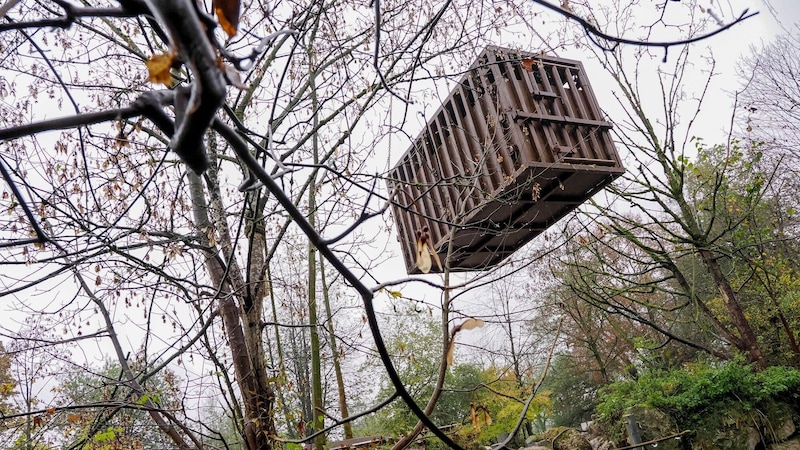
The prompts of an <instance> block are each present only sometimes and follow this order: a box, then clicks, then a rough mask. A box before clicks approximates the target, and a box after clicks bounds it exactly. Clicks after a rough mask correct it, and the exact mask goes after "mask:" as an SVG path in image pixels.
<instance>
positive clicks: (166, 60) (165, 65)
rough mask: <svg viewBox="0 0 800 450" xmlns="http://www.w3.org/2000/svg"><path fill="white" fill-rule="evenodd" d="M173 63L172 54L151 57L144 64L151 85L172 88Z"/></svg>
mask: <svg viewBox="0 0 800 450" xmlns="http://www.w3.org/2000/svg"><path fill="white" fill-rule="evenodd" d="M174 61H175V54H174V53H162V54H160V55H153V56H151V57H150V59H148V60H147V62H146V63H145V64H146V65H147V73H148V76H147V79H148V80H149V81H150V82H153V83H161V84H163V85H165V86H167V87H171V86H172V73H170V69H172V63H173V62H174Z"/></svg>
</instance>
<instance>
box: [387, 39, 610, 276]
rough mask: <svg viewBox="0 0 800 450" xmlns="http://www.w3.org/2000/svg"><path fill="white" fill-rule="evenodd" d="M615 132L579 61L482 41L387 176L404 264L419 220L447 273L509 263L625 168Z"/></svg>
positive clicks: (411, 266) (412, 257)
mask: <svg viewBox="0 0 800 450" xmlns="http://www.w3.org/2000/svg"><path fill="white" fill-rule="evenodd" d="M610 129H611V124H610V123H609V122H607V121H605V120H604V119H603V116H602V113H601V111H600V107H599V106H598V104H597V100H596V98H595V96H594V93H593V92H592V89H591V86H590V85H589V80H588V79H587V76H586V73H585V71H584V69H583V65H582V64H581V63H580V62H578V61H573V60H567V59H561V58H554V57H549V56H542V55H540V54H537V53H526V52H519V51H515V50H509V49H504V48H499V47H488V48H486V49H485V50H484V51H483V53H481V55H480V56H479V57H478V59H477V60H476V61H475V62H474V63H473V64H472V66H471V67H470V68H469V70H468V71H467V73H466V74H465V75H464V77H463V78H462V79H461V81H460V82H459V84H458V85H457V86H456V87H455V88H454V89H453V91H452V92H451V93H450V95H449V96H448V97H447V99H446V100H445V101H444V102H443V104H442V106H441V107H440V108H439V109H438V110H437V111H436V113H435V114H434V115H433V116H431V119H430V120H429V122H428V124H427V126H426V127H425V129H424V130H423V131H422V132H421V133H420V135H419V136H418V137H417V139H416V140H415V141H414V143H413V144H412V146H411V148H410V149H409V150H408V151H407V152H406V154H405V155H403V157H402V158H400V161H399V162H398V163H397V165H396V166H395V167H394V168H393V169H392V170H391V171H390V172H389V182H388V184H389V189H390V192H392V193H393V200H394V204H393V217H394V220H395V224H396V226H397V233H398V239H399V240H400V243H401V246H402V249H403V256H404V258H405V263H406V269H407V272H408V273H409V274H412V273H419V272H420V271H419V269H418V268H417V266H416V244H417V231H418V230H419V231H421V230H422V229H423V228H424V227H427V228H428V230H429V233H430V242H431V244H432V246H433V247H435V248H436V250H437V252H438V254H439V256H440V257H441V259H442V263H443V264H444V265H449V267H450V268H451V270H454V271H470V270H483V269H486V268H490V267H492V266H495V265H497V264H498V263H500V262H501V261H503V260H504V259H505V258H506V257H508V256H509V255H511V254H512V253H514V252H515V251H516V250H518V249H519V248H520V247H522V246H523V245H525V244H526V243H528V242H529V241H530V240H531V239H533V238H534V237H535V236H537V235H539V234H540V233H542V232H543V231H544V230H545V229H547V228H548V227H549V226H551V225H552V224H554V223H555V222H556V221H558V220H559V219H560V218H562V217H564V216H565V215H566V214H567V213H569V212H570V211H572V210H574V209H575V208H577V207H578V206H579V205H580V204H581V203H583V202H584V201H586V200H587V199H588V198H590V197H591V196H592V195H593V194H595V193H596V192H598V191H599V190H601V189H602V188H603V187H605V186H606V185H608V184H609V183H611V182H612V181H613V180H614V179H615V178H617V177H619V176H620V175H622V174H623V173H624V171H625V170H624V168H623V167H622V163H621V161H620V158H619V155H618V154H617V151H616V148H615V147H614V144H613V142H612V140H611V137H610V133H609V130H610ZM451 239H452V252H451V253H450V256H449V257H448V258H447V259H446V258H445V257H447V255H448V249H449V247H450V245H449V244H450V241H451ZM431 271H432V272H438V271H440V269H439V268H438V267H437V266H436V265H435V264H434V265H433V267H432V269H431Z"/></svg>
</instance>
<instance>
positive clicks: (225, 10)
mask: <svg viewBox="0 0 800 450" xmlns="http://www.w3.org/2000/svg"><path fill="white" fill-rule="evenodd" d="M213 5H214V12H215V13H216V14H217V21H218V22H219V26H221V27H222V29H223V30H225V33H227V34H228V37H233V36H234V35H235V34H236V30H237V28H239V8H240V6H241V5H240V0H214V2H213Z"/></svg>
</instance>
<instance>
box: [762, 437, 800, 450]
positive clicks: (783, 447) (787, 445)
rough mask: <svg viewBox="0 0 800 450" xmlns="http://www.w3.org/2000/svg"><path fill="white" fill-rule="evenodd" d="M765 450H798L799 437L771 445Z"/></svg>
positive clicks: (799, 448)
mask: <svg viewBox="0 0 800 450" xmlns="http://www.w3.org/2000/svg"><path fill="white" fill-rule="evenodd" d="M767 450H800V437H796V438H794V439H790V440H788V441H786V442H780V443H777V444H772V445H770V446H768V447H767Z"/></svg>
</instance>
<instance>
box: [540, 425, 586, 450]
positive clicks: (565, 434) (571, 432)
mask: <svg viewBox="0 0 800 450" xmlns="http://www.w3.org/2000/svg"><path fill="white" fill-rule="evenodd" d="M542 438H544V439H545V440H546V441H548V442H552V443H553V450H592V444H590V443H589V441H587V440H586V438H585V437H583V435H582V434H581V432H580V431H578V430H575V429H572V428H567V427H556V428H551V429H549V430H547V431H545V432H544V434H543V435H542Z"/></svg>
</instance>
